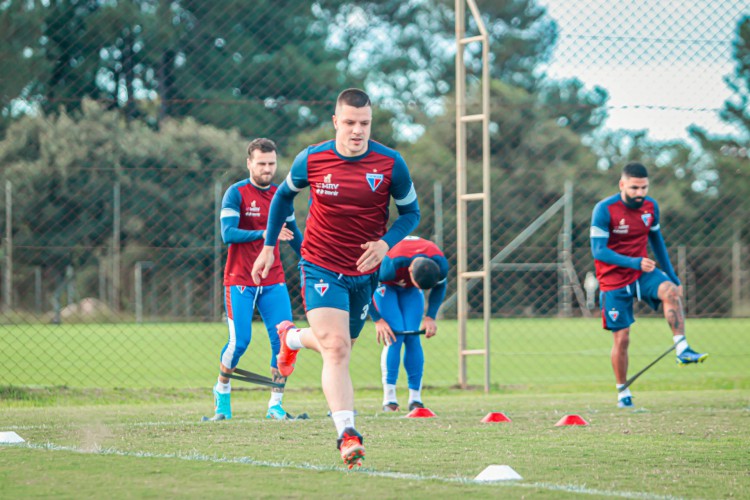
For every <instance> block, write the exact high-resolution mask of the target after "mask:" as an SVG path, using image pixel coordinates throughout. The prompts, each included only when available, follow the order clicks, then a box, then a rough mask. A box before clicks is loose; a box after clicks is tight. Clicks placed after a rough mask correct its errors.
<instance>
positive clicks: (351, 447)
mask: <svg viewBox="0 0 750 500" xmlns="http://www.w3.org/2000/svg"><path fill="white" fill-rule="evenodd" d="M362 442H363V439H362V436H361V435H360V433H359V432H357V431H356V430H354V429H353V428H352V427H347V428H346V429H344V432H342V433H341V437H340V438H339V439H338V442H337V443H336V444H337V445H338V448H339V451H341V458H342V459H343V460H344V463H345V464H346V465H347V466H348V467H349V468H350V469H351V468H353V467H354V466H355V465H356V466H357V467H361V466H362V460H364V459H365V446H364V444H362Z"/></svg>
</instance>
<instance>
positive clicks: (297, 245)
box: [286, 213, 302, 257]
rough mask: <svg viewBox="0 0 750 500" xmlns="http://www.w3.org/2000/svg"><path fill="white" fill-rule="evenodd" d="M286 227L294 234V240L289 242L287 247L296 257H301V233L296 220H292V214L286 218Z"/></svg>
mask: <svg viewBox="0 0 750 500" xmlns="http://www.w3.org/2000/svg"><path fill="white" fill-rule="evenodd" d="M286 227H287V228H288V229H289V230H290V231H291V232H292V233H293V234H294V239H293V240H291V241H290V242H289V245H291V247H292V248H293V249H294V251H295V252H296V253H297V257H301V256H302V231H300V230H299V226H298V225H297V220H296V219H295V218H294V213H292V215H290V216H289V217H287V218H286Z"/></svg>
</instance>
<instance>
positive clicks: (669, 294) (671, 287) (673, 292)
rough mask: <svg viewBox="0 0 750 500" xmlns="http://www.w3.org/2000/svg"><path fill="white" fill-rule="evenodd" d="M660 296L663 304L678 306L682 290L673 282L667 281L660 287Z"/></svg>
mask: <svg viewBox="0 0 750 500" xmlns="http://www.w3.org/2000/svg"><path fill="white" fill-rule="evenodd" d="M659 292H660V293H659V295H660V297H659V298H661V300H662V302H664V303H667V304H677V303H678V302H679V300H680V290H679V288H678V287H677V285H675V284H674V283H672V282H671V281H665V282H664V283H662V284H661V285H660V286H659Z"/></svg>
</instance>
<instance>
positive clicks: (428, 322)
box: [422, 316, 437, 339]
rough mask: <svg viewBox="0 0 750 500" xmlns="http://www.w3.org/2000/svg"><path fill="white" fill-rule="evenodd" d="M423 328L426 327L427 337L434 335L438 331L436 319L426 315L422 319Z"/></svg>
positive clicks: (425, 335) (425, 334) (425, 333)
mask: <svg viewBox="0 0 750 500" xmlns="http://www.w3.org/2000/svg"><path fill="white" fill-rule="evenodd" d="M422 328H424V337H425V338H426V339H429V338H430V337H434V336H435V334H436V333H437V323H435V320H434V319H432V318H430V317H429V316H425V317H424V319H423V320H422Z"/></svg>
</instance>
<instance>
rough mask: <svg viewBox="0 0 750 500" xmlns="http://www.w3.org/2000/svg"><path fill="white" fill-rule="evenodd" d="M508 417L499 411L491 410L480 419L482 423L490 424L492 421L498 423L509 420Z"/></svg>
mask: <svg viewBox="0 0 750 500" xmlns="http://www.w3.org/2000/svg"><path fill="white" fill-rule="evenodd" d="M510 421H511V420H510V418H508V417H507V416H506V415H505V413H502V412H499V411H491V412H489V413H488V414H487V415H485V416H484V418H483V419H482V420H481V421H480V422H482V423H483V424H492V423H498V422H510Z"/></svg>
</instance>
